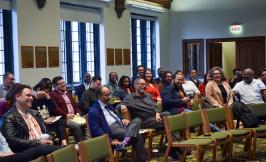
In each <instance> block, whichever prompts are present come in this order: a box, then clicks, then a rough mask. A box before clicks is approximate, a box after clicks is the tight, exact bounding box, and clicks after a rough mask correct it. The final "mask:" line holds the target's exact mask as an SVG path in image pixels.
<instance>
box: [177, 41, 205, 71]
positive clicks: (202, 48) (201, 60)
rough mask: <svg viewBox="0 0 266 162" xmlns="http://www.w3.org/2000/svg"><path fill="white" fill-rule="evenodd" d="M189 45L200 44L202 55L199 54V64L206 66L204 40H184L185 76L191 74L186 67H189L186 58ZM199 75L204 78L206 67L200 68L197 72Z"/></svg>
mask: <svg viewBox="0 0 266 162" xmlns="http://www.w3.org/2000/svg"><path fill="white" fill-rule="evenodd" d="M188 43H200V51H199V52H200V53H199V58H198V59H199V62H200V63H199V64H200V65H203V64H204V39H203V38H198V39H183V40H182V58H183V72H184V74H185V75H187V74H190V71H187V69H186V66H187V64H188V63H187V61H188V60H187V58H186V45H187V44H188ZM197 73H198V75H200V76H204V66H203V67H201V66H200V67H199V70H197Z"/></svg>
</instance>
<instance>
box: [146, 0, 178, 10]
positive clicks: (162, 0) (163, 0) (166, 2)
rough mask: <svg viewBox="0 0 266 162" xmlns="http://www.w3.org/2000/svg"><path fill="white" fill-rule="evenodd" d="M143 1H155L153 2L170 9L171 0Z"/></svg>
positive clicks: (150, 0)
mask: <svg viewBox="0 0 266 162" xmlns="http://www.w3.org/2000/svg"><path fill="white" fill-rule="evenodd" d="M144 1H147V2H152V3H155V4H158V5H160V6H162V7H164V8H167V9H170V8H171V3H172V1H173V0H144Z"/></svg>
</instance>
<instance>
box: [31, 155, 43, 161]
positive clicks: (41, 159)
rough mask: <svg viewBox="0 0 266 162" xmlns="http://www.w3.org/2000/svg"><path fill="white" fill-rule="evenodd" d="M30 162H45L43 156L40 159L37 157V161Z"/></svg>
mask: <svg viewBox="0 0 266 162" xmlns="http://www.w3.org/2000/svg"><path fill="white" fill-rule="evenodd" d="M30 162H46V159H45V158H44V157H43V156H41V157H38V158H37V159H35V160H32V161H30Z"/></svg>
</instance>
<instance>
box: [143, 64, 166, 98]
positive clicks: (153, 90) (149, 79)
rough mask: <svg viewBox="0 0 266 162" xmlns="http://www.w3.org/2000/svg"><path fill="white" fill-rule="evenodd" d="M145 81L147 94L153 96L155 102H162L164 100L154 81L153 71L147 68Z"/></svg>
mask: <svg viewBox="0 0 266 162" xmlns="http://www.w3.org/2000/svg"><path fill="white" fill-rule="evenodd" d="M144 80H145V81H146V87H145V92H147V93H149V94H151V96H152V98H153V100H154V101H155V102H156V103H157V102H162V98H161V95H160V92H159V89H158V85H157V84H156V83H155V82H154V81H153V74H152V71H151V69H149V68H147V69H146V70H145V71H144Z"/></svg>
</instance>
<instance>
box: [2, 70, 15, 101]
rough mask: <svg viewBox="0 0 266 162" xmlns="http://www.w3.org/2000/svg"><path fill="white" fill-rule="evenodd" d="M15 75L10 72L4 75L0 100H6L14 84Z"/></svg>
mask: <svg viewBox="0 0 266 162" xmlns="http://www.w3.org/2000/svg"><path fill="white" fill-rule="evenodd" d="M14 81H15V78H14V75H13V74H12V73H10V72H6V73H5V74H4V75H3V84H2V85H1V86H0V100H4V98H5V96H6V94H7V92H8V90H9V89H10V87H11V86H12V85H13V84H14Z"/></svg>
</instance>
